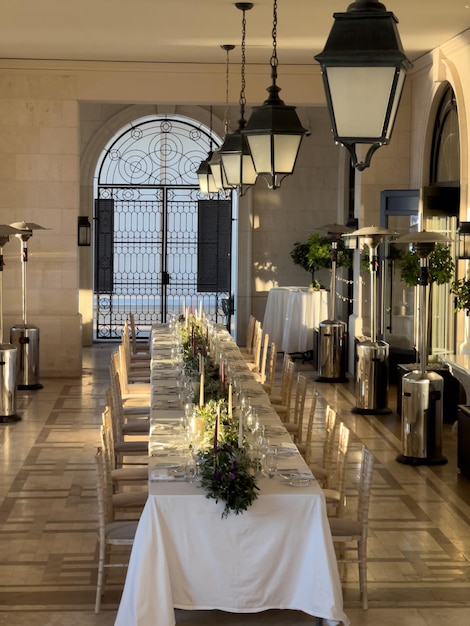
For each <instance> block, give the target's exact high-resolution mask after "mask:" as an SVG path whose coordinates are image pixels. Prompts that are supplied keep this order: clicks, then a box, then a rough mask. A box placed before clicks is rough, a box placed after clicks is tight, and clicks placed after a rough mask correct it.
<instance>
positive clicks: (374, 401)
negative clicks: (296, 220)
mask: <svg viewBox="0 0 470 626" xmlns="http://www.w3.org/2000/svg"><path fill="white" fill-rule="evenodd" d="M396 234H397V233H395V232H393V231H391V230H388V229H387V228H382V227H380V226H365V227H364V228H359V229H358V230H354V231H353V232H351V233H347V234H345V235H343V236H344V237H357V238H358V239H359V241H360V242H362V243H363V244H366V245H367V246H368V248H369V263H370V339H368V340H366V341H362V342H360V343H358V344H357V346H356V406H355V407H354V408H353V409H352V412H353V413H362V414H368V415H381V414H383V415H384V414H386V413H391V410H390V409H389V408H388V354H389V345H388V343H386V342H385V341H382V340H378V339H377V317H378V316H377V272H378V268H379V260H378V253H377V251H378V247H379V245H380V244H381V243H382V241H383V240H384V239H385V237H393V236H395V235H396Z"/></svg>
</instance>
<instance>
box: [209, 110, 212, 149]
mask: <svg viewBox="0 0 470 626" xmlns="http://www.w3.org/2000/svg"><path fill="white" fill-rule="evenodd" d="M209 111H210V114H209V127H210V133H211V134H210V140H209V141H210V144H209V151H210V152H212V104H211V106H210V109H209Z"/></svg>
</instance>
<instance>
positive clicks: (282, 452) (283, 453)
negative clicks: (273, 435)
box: [276, 448, 297, 458]
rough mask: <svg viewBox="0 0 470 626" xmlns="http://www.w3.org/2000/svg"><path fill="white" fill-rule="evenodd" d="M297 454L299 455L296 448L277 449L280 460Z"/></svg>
mask: <svg viewBox="0 0 470 626" xmlns="http://www.w3.org/2000/svg"><path fill="white" fill-rule="evenodd" d="M296 454H297V450H295V449H294V448H277V450H276V455H277V456H278V457H279V458H282V457H286V456H294V455H296Z"/></svg>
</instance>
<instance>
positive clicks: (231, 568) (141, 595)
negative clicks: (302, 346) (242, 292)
mask: <svg viewBox="0 0 470 626" xmlns="http://www.w3.org/2000/svg"><path fill="white" fill-rule="evenodd" d="M218 336H219V342H220V343H219V346H220V349H221V350H222V351H223V353H224V354H225V357H226V359H227V360H228V363H229V371H230V375H231V376H233V375H237V376H239V377H241V378H242V385H243V389H244V392H245V393H246V394H247V395H249V396H250V398H251V403H252V405H253V406H254V407H256V410H257V412H258V416H259V419H260V421H261V422H262V423H263V424H264V425H266V426H271V428H272V429H273V431H272V432H273V433H274V432H277V433H278V434H274V435H273V437H272V439H271V441H270V444H271V445H278V446H279V447H280V450H281V452H282V454H280V456H279V461H278V463H279V468H280V469H281V470H282V468H297V469H299V470H301V471H307V472H308V468H307V466H306V465H305V463H304V461H303V459H302V457H301V456H300V455H299V454H298V452H297V449H296V447H295V445H294V444H293V443H292V442H291V441H290V439H289V436H288V434H287V431H285V429H284V428H283V427H282V423H281V422H280V420H279V417H278V416H277V414H276V413H275V412H274V410H273V409H272V407H271V405H270V403H269V399H268V397H267V395H266V394H265V393H264V391H263V390H262V389H261V387H260V385H259V384H258V383H256V381H255V380H254V379H253V376H252V375H251V373H250V372H249V370H248V368H247V367H246V363H244V359H243V357H242V355H241V354H240V351H239V349H238V347H237V346H236V344H235V343H234V342H233V341H232V339H231V337H230V335H229V334H228V333H227V332H226V331H225V329H224V330H219V333H218ZM169 345H170V344H169V342H168V337H167V336H166V335H165V333H164V332H162V328H161V327H158V330H156V331H155V342H154V346H155V350H156V352H158V354H159V355H158V356H157V357H156V358H154V361H153V367H152V370H153V375H152V377H153V378H155V379H156V378H158V376H157V375H156V372H158V373H160V374H162V373H163V367H162V366H163V364H164V363H165V362H167V357H168V350H169V349H170V348H169ZM162 391H163V394H162V396H161V398H160V400H159V398H158V397H159V394H158V392H155V393H154V394H153V396H152V398H153V399H152V405H153V410H152V417H151V421H152V424H153V428H152V427H151V437H150V439H151V443H150V445H151V446H152V440H153V444H154V445H155V441H156V438H158V440H160V439H162V437H161V435H160V431H159V429H160V428H165V427H166V425H168V424H170V423H171V424H173V426H174V428H175V430H177V429H178V419H177V413H178V409H174V408H172V409H170V410H168V409H166V408H165V400H164V398H166V394H167V392H166V389H165V390H162ZM180 412H181V413H180V414H182V408H180ZM159 416H160V417H159ZM170 417H172V418H173V419H169V418H170ZM165 420H166V421H165ZM152 432H153V433H154V434H152ZM176 439H178V438H177V437H176ZM176 439H175V440H176ZM169 454H170V455H171V454H173V453H172V452H170V453H169ZM174 454H175V456H160V451H157V452H156V455H157V456H154V457H151V458H150V459H149V475H150V478H151V480H150V481H149V498H148V500H147V503H146V505H145V508H144V510H143V512H142V515H141V519H140V522H139V525H138V529H137V534H136V537H135V542H134V546H133V548H132V553H131V558H130V562H129V569H128V573H127V577H126V583H125V586H124V590H123V595H122V598H121V603H120V606H119V611H118V615H117V619H116V622H115V626H154V625H155V624H156V625H158V626H173V625H174V624H175V616H174V608H180V609H187V610H195V609H199V610H208V609H220V610H223V611H229V612H237V613H255V612H260V611H264V610H267V609H293V610H299V611H303V612H305V613H307V614H310V615H315V616H318V617H322V618H324V619H325V620H327V623H329V622H328V621H329V620H331V623H338V622H342V623H343V624H345V625H348V624H349V620H348V618H347V616H346V615H345V614H344V612H343V608H342V592H341V584H340V580H339V575H338V568H337V562H336V557H335V553H334V548H333V543H332V540H331V534H330V529H329V524H328V519H327V516H326V505H325V500H324V496H323V493H322V490H321V489H320V487H319V486H318V484H317V483H316V482H315V481H313V482H311V483H310V484H309V485H307V486H302V487H295V486H290V485H288V484H287V483H285V482H283V481H282V480H281V479H280V478H279V477H274V478H272V479H270V478H267V477H260V478H259V481H258V485H259V487H260V492H259V497H258V499H257V500H255V502H254V503H253V504H252V506H251V507H250V508H249V509H248V510H247V511H246V512H244V513H243V514H240V515H235V514H233V513H231V514H230V515H229V517H228V518H226V519H221V514H222V511H223V508H224V503H222V502H219V503H216V502H215V500H212V499H208V498H206V494H205V492H204V491H203V490H202V489H201V488H200V487H199V486H198V484H197V483H187V482H182V481H180V480H178V479H175V480H167V481H166V480H160V479H158V480H156V479H155V478H157V477H158V478H160V476H157V477H156V476H155V474H154V473H152V469H153V467H154V466H157V467H158V464H159V463H161V461H162V460H171V459H173V460H177V459H178V457H177V456H176V455H177V454H178V452H175V453H174ZM160 467H161V466H160ZM152 476H153V477H154V480H152Z"/></svg>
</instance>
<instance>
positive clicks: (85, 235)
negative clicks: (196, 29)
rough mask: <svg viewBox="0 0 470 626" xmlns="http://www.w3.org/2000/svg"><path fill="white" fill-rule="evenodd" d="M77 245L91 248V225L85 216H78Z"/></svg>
mask: <svg viewBox="0 0 470 626" xmlns="http://www.w3.org/2000/svg"><path fill="white" fill-rule="evenodd" d="M77 244H78V245H79V246H91V224H90V220H89V219H88V216H87V215H79V216H78V228H77Z"/></svg>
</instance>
